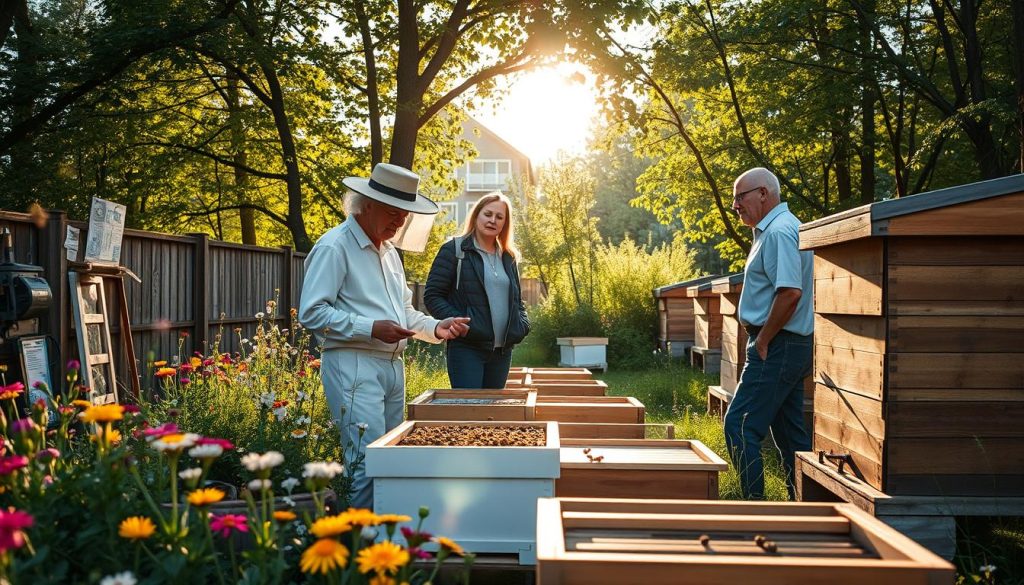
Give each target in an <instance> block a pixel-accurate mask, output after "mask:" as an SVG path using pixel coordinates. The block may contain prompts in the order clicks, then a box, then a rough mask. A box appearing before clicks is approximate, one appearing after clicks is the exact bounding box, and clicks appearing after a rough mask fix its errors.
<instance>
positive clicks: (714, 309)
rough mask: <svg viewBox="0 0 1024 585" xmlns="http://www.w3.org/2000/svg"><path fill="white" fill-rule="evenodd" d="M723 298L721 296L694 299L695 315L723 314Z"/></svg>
mask: <svg viewBox="0 0 1024 585" xmlns="http://www.w3.org/2000/svg"><path fill="white" fill-rule="evenodd" d="M720 305H721V297H720V296H719V295H715V296H709V297H697V298H695V299H693V314H694V315H716V314H721V309H720Z"/></svg>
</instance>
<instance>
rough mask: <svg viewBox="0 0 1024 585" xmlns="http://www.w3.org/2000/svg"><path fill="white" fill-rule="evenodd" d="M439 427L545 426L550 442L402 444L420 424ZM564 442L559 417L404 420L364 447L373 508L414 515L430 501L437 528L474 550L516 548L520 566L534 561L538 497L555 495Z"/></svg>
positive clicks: (434, 528)
mask: <svg viewBox="0 0 1024 585" xmlns="http://www.w3.org/2000/svg"><path fill="white" fill-rule="evenodd" d="M437 425H456V426H460V425H483V426H503V427H504V426H531V427H542V428H544V429H545V431H546V433H547V439H546V442H547V444H546V445H545V446H543V447H482V446H472V447H444V446H424V447H419V446H406V445H398V443H399V442H400V441H401V440H402V439H403V438H404V437H405V436H406V435H407V434H408V433H410V432H412V431H413V429H415V428H416V427H420V426H437ZM559 445H560V443H559V438H558V424H557V423H553V422H439V421H406V422H404V423H402V424H401V425H399V426H398V427H396V428H395V429H393V430H391V431H390V432H388V433H386V434H385V435H384V436H382V437H380V438H379V439H377V440H376V441H374V442H372V443H370V444H369V445H368V446H367V447H366V460H365V465H366V475H367V477H370V478H371V479H372V480H373V508H374V511H375V512H378V513H393V514H406V515H408V516H411V517H413V518H415V517H416V514H418V511H419V508H420V506H427V507H429V508H430V517H431V531H433V532H436V533H438V534H444V535H445V536H448V537H450V538H452V539H454V540H455V541H456V542H458V543H459V544H461V545H462V546H464V547H465V548H466V549H467V550H470V551H473V552H475V553H514V554H518V555H519V561H520V563H523V564H532V563H533V562H534V560H535V557H536V549H535V548H534V542H535V538H536V533H537V525H536V518H537V514H536V504H537V498H543V497H548V496H551V495H552V494H553V493H554V486H555V484H554V481H555V478H557V477H558V475H559Z"/></svg>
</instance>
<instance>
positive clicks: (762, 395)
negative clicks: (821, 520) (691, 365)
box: [725, 168, 814, 500]
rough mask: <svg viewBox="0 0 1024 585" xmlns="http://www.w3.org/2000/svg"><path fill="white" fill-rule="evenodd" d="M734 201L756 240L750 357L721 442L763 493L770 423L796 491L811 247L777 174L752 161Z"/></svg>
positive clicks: (747, 277)
mask: <svg viewBox="0 0 1024 585" xmlns="http://www.w3.org/2000/svg"><path fill="white" fill-rule="evenodd" d="M732 208H733V209H734V210H735V211H736V212H737V213H738V214H739V216H740V220H741V221H742V222H743V224H744V225H746V226H748V227H751V228H753V230H754V243H753V245H752V246H751V247H750V254H749V255H748V256H747V264H746V267H745V268H744V270H743V292H742V293H741V294H740V306H739V318H740V323H741V324H742V325H743V327H744V328H745V329H746V330H747V335H748V336H749V341H748V342H747V359H746V364H745V365H744V366H743V372H742V373H741V374H740V382H739V386H738V387H737V388H736V396H735V397H733V399H732V402H731V403H730V404H729V410H728V412H726V414H725V440H726V445H727V446H728V448H729V456H730V457H731V458H732V462H733V465H735V466H736V470H737V472H738V473H739V476H740V487H741V489H742V490H743V497H745V498H747V499H752V500H761V499H764V463H763V462H762V460H761V441H763V440H764V438H765V437H766V436H767V434H768V431H769V430H770V431H771V433H772V437H774V439H775V445H776V446H777V447H778V449H779V451H780V452H781V454H782V465H783V467H784V469H785V471H786V487H787V489H788V490H789V497H790V499H795V495H796V490H795V484H794V477H793V475H794V474H793V471H794V462H795V453H796V452H797V451H807V450H810V448H811V442H810V438H809V436H808V434H807V430H806V429H804V422H803V402H804V378H805V377H807V375H808V374H810V372H811V358H812V355H813V344H812V340H811V335H812V333H813V331H814V307H813V299H814V290H813V286H814V284H813V283H814V280H813V279H814V273H813V264H814V254H813V253H812V252H809V251H804V252H801V251H800V248H799V242H800V237H799V227H800V220H798V219H797V218H796V216H794V215H793V214H792V213H790V211H789V206H788V205H787V204H786V203H783V202H782V201H781V198H780V194H779V179H778V177H776V176H775V175H774V174H773V173H772V172H771V171H769V170H768V169H764V168H754V169H750V170H749V171H746V172H745V173H743V174H742V175H740V176H739V178H737V179H736V182H735V183H734V184H733V200H732Z"/></svg>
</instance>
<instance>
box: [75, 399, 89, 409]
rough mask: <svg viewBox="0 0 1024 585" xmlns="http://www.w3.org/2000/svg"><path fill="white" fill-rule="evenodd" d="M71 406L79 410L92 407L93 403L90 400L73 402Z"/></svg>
mask: <svg viewBox="0 0 1024 585" xmlns="http://www.w3.org/2000/svg"><path fill="white" fill-rule="evenodd" d="M71 405H72V406H77V407H79V408H89V407H91V406H92V402H89V401H88V400H72V401H71Z"/></svg>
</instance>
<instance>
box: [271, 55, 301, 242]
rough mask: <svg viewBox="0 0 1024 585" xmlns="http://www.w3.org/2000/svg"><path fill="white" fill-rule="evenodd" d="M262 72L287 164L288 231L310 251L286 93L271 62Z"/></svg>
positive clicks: (282, 154) (285, 165)
mask: <svg viewBox="0 0 1024 585" xmlns="http://www.w3.org/2000/svg"><path fill="white" fill-rule="evenodd" d="M260 69H261V70H262V71H263V76H264V77H265V78H266V80H267V88H268V89H270V98H271V106H270V109H271V112H272V113H273V114H274V126H275V127H276V128H277V137H278V140H279V142H280V143H281V160H282V162H283V163H284V167H285V174H286V176H287V180H286V184H287V187H288V215H287V219H288V223H287V225H288V231H289V232H291V234H292V243H293V244H294V245H295V249H296V250H298V251H300V252H308V251H310V250H311V249H312V248H313V242H312V241H311V240H310V239H309V234H308V233H307V232H306V223H305V221H304V220H303V218H302V181H301V179H300V177H299V158H298V155H297V153H296V150H295V136H294V135H293V134H292V128H291V123H290V122H289V121H288V115H287V113H286V110H285V105H284V92H283V91H282V90H281V81H280V80H279V79H278V77H277V71H275V70H274V68H273V66H271V65H270V64H268V63H260Z"/></svg>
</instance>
